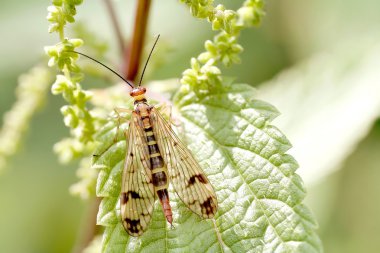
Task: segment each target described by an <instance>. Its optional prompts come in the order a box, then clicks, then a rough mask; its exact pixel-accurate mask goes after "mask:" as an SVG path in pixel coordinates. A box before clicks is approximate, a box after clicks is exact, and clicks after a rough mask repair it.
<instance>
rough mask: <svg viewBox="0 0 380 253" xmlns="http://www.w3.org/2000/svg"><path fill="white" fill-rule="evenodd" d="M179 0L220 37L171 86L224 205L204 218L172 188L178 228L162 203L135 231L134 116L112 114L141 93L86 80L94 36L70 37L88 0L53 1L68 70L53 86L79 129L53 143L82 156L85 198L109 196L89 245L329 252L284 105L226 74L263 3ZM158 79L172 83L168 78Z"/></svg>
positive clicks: (50, 50)
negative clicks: (130, 132)
mask: <svg viewBox="0 0 380 253" xmlns="http://www.w3.org/2000/svg"><path fill="white" fill-rule="evenodd" d="M142 2H145V1H139V3H138V4H141V3H142ZM180 2H181V3H182V4H185V5H186V6H187V7H188V8H189V10H190V13H191V14H192V15H193V17H194V18H197V19H204V20H206V21H207V22H209V23H210V25H211V27H210V28H211V29H212V30H214V31H216V35H215V36H214V38H213V40H207V41H206V42H205V52H203V53H201V54H199V55H198V56H196V57H193V58H192V59H191V60H190V62H191V67H190V68H189V69H187V70H185V71H184V72H183V74H182V78H181V79H180V82H179V83H178V86H177V88H176V90H175V91H174V92H173V95H172V99H171V102H172V106H173V108H174V109H175V110H173V111H176V112H177V113H175V115H173V117H175V121H176V122H179V123H178V124H176V126H177V127H175V126H173V128H177V133H178V135H179V136H180V137H181V139H182V140H183V141H184V142H185V143H186V144H187V145H188V147H189V149H190V150H191V151H192V152H193V154H194V155H195V157H196V159H197V160H198V162H199V163H200V164H201V166H202V168H203V170H204V171H205V173H206V174H207V176H208V178H209V179H210V181H211V183H212V185H213V187H214V189H215V191H216V194H217V198H218V206H219V207H218V212H217V214H216V216H215V217H214V219H208V220H204V219H201V218H200V217H198V216H197V215H195V214H193V213H192V212H191V211H190V210H188V209H187V208H186V207H185V206H184V204H183V203H182V202H181V201H179V199H178V197H177V195H176V194H175V193H174V192H173V189H171V188H169V190H170V196H171V203H172V208H173V220H174V221H173V225H174V228H171V227H170V226H169V225H168V224H167V223H166V221H165V217H164V214H163V212H162V210H161V208H160V207H158V206H157V205H158V204H159V203H158V201H157V202H156V207H155V211H154V213H153V217H152V220H151V222H150V224H149V228H148V230H147V231H146V232H145V233H144V234H143V235H142V236H140V237H131V236H129V235H128V234H127V233H126V231H125V230H124V228H123V226H122V223H121V218H120V205H119V196H120V190H121V175H122V171H123V167H124V159H125V156H126V137H125V136H124V132H125V131H126V130H127V128H128V122H127V121H128V117H129V116H128V115H127V114H126V115H123V117H122V118H120V117H115V114H113V113H112V112H113V109H114V108H115V107H121V105H122V107H124V108H129V109H132V108H133V101H132V99H131V98H130V97H129V95H128V93H127V92H125V91H127V88H126V87H125V86H122V85H120V82H119V80H117V81H115V83H112V82H111V81H110V84H109V87H106V88H104V89H97V90H94V91H89V90H85V89H83V88H82V86H81V85H80V82H81V81H82V79H83V76H84V74H83V72H82V69H81V68H80V67H79V66H78V63H77V60H78V58H79V55H78V54H76V53H74V52H72V51H73V50H76V51H80V52H83V51H85V49H83V50H81V46H83V45H85V44H86V41H85V39H82V38H67V36H66V34H65V28H66V27H67V25H68V24H69V23H74V22H75V19H74V16H75V15H76V7H77V6H78V5H79V4H82V0H53V1H52V5H51V6H49V7H48V17H47V19H48V20H49V21H50V22H51V24H50V27H49V32H51V33H57V34H58V35H59V42H58V43H57V44H56V45H53V46H47V47H46V48H45V51H46V53H47V55H48V56H49V57H50V60H49V66H51V67H53V66H54V67H57V68H58V69H59V71H60V73H59V74H58V75H57V76H56V80H55V82H54V83H53V85H52V88H51V90H52V93H53V94H61V95H62V96H63V98H64V99H65V100H66V102H67V105H64V106H63V107H62V108H61V113H62V114H63V117H64V123H65V125H66V126H67V127H68V128H70V130H71V135H70V137H68V138H66V139H64V140H62V141H60V142H59V143H57V144H56V145H55V146H54V150H55V151H56V153H57V154H58V156H59V159H60V160H61V161H63V162H68V161H73V160H78V159H80V161H81V162H80V169H79V170H78V175H79V177H80V182H78V183H77V184H75V185H74V186H72V188H71V191H72V192H73V193H74V194H77V195H79V196H81V197H82V198H93V197H95V196H97V197H99V198H101V202H100V205H99V210H98V213H97V224H98V225H101V226H103V228H104V229H103V230H102V235H101V236H95V235H94V240H93V243H92V244H91V245H90V246H89V247H88V248H87V249H86V250H87V251H88V252H92V251H94V252H95V251H96V252H98V251H99V250H100V249H101V251H102V252H127V251H128V252H129V251H133V252H140V251H144V252H164V251H165V252H169V251H173V252H174V251H176V252H321V251H322V247H321V243H320V241H319V238H318V236H317V234H316V228H317V224H316V221H315V219H314V218H313V216H312V215H311V213H310V211H309V209H308V208H307V207H306V206H305V205H304V204H303V203H302V201H303V199H304V197H305V194H306V193H305V189H304V186H303V183H302V180H301V178H300V177H299V176H298V175H297V174H296V173H295V171H296V170H297V168H298V164H297V162H296V160H295V159H294V158H293V157H292V156H290V155H288V154H286V152H287V151H288V150H289V149H290V148H291V144H290V142H289V141H288V140H287V138H286V137H285V136H284V134H283V133H281V131H280V130H279V129H277V128H276V127H275V126H273V125H271V124H270V122H271V121H272V120H273V119H274V118H275V117H277V116H278V115H279V113H278V111H277V110H276V109H275V108H274V107H273V106H272V105H270V104H268V103H266V102H263V101H259V100H256V99H255V98H254V97H255V89H254V88H252V87H251V86H250V85H249V84H240V83H233V82H231V81H228V80H227V78H223V75H222V72H221V69H220V66H226V67H228V66H230V65H232V64H236V63H239V62H240V54H241V53H242V51H243V47H242V46H241V45H240V44H239V43H238V42H239V35H240V33H241V31H242V30H244V29H247V28H250V27H252V26H256V25H258V24H260V22H261V19H262V17H263V14H264V11H263V1H262V0H246V1H244V2H243V3H242V6H241V7H240V8H239V9H238V10H228V9H226V8H225V7H224V6H223V5H221V4H219V5H216V4H215V3H214V1H212V0H205V1H201V0H188V1H183V0H182V1H180ZM83 8H85V6H83ZM145 15H148V13H145ZM142 25H145V24H143V23H142ZM137 29H138V28H137ZM140 31H145V28H144V29H143V28H141V30H140ZM135 32H136V31H135ZM88 43H89V45H88V46H87V49H90V50H91V51H90V52H92V55H94V54H95V53H96V55H98V56H100V57H101V56H102V55H103V53H104V48H103V47H101V46H99V45H95V44H94V43H93V44H91V41H89V42H88ZM200 43H201V42H200ZM83 48H85V47H83ZM130 50H134V48H130ZM83 62H84V61H83ZM88 63H90V64H95V63H93V62H89V61H88V60H87V64H88ZM92 67H93V68H95V67H96V68H97V69H100V70H99V72H98V73H97V75H98V77H99V78H103V79H107V78H108V79H109V76H110V73H109V72H107V71H106V70H104V69H101V68H102V67H101V66H100V65H96V66H95V65H94V66H92ZM103 70H104V71H103ZM127 78H130V77H128V76H127ZM134 78H135V76H134V77H133V78H132V80H133V79H134ZM174 78H177V77H174ZM115 80H116V79H115ZM160 82H161V84H163V85H165V83H166V82H167V81H160ZM156 83H157V82H156ZM145 86H146V85H145ZM148 88H149V87H148ZM151 102H152V104H155V103H159V102H162V101H151ZM120 119H122V120H120ZM118 125H119V126H120V127H119V128H118ZM94 154H96V155H95V156H93V155H94ZM100 237H101V238H100Z"/></svg>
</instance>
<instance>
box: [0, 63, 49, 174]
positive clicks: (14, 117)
mask: <svg viewBox="0 0 380 253" xmlns="http://www.w3.org/2000/svg"><path fill="white" fill-rule="evenodd" d="M51 80H52V75H51V73H50V72H49V69H47V68H46V67H42V66H38V67H34V68H32V69H31V70H30V71H29V72H28V73H27V74H23V75H21V76H20V78H19V82H18V86H17V89H16V98H17V102H16V103H15V104H14V105H13V106H12V108H11V110H10V111H8V112H7V113H6V114H5V115H4V118H3V120H4V124H3V126H2V127H1V129H0V171H1V170H2V169H3V168H4V167H5V165H6V160H7V159H8V157H9V156H11V155H13V154H14V153H15V152H16V151H17V149H18V147H19V145H20V142H21V139H22V137H23V136H24V134H25V131H26V130H27V129H28V125H29V122H30V121H31V118H32V116H34V114H35V112H36V111H37V110H38V109H40V107H41V106H42V105H43V104H44V103H45V100H46V95H47V91H48V89H49V87H50V82H51Z"/></svg>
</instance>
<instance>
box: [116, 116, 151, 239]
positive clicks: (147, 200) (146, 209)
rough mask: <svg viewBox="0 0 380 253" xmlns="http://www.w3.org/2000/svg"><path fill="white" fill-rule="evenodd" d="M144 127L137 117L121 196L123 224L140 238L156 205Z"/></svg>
mask: <svg viewBox="0 0 380 253" xmlns="http://www.w3.org/2000/svg"><path fill="white" fill-rule="evenodd" d="M140 123H141V122H140V119H139V117H138V116H137V115H136V114H135V113H133V114H132V120H131V122H130V124H129V129H128V133H127V134H126V135H127V136H126V138H127V141H128V148H127V150H128V151H127V154H126V158H125V165H124V171H123V177H122V185H121V195H120V209H121V218H122V223H123V226H124V228H125V230H126V231H127V232H128V233H129V234H130V235H132V236H139V235H141V234H142V233H143V232H144V231H145V230H146V229H147V227H148V224H149V222H150V219H151V217H152V213H153V208H154V202H155V193H154V186H153V183H152V182H153V181H152V173H151V170H150V162H149V153H148V146H147V144H146V140H145V138H144V134H143V129H142V128H141V126H140Z"/></svg>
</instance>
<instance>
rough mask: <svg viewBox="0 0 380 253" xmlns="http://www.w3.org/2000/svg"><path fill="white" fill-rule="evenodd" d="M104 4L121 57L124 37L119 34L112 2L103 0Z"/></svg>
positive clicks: (123, 51)
mask: <svg viewBox="0 0 380 253" xmlns="http://www.w3.org/2000/svg"><path fill="white" fill-rule="evenodd" d="M104 3H105V5H106V7H107V10H108V13H109V15H110V18H111V22H112V26H113V28H114V30H115V34H116V38H117V43H118V45H119V51H120V52H119V53H120V54H121V55H124V54H125V45H124V36H123V34H122V32H121V29H120V25H119V21H118V19H117V16H116V12H115V8H114V6H113V4H112V0H104Z"/></svg>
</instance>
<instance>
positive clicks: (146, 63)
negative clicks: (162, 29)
mask: <svg viewBox="0 0 380 253" xmlns="http://www.w3.org/2000/svg"><path fill="white" fill-rule="evenodd" d="M159 38H160V35H158V36H157V39H156V41H155V42H154V44H153V47H152V49H151V50H150V53H149V56H148V59H147V60H146V62H145V65H144V69H143V71H142V73H141V77H140V82H139V86H141V81H142V79H143V77H144V73H145V69H146V66H147V65H148V62H149V59H150V56H151V55H152V53H153V50H154V47H155V46H156V44H157V41H158V39H159Z"/></svg>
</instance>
